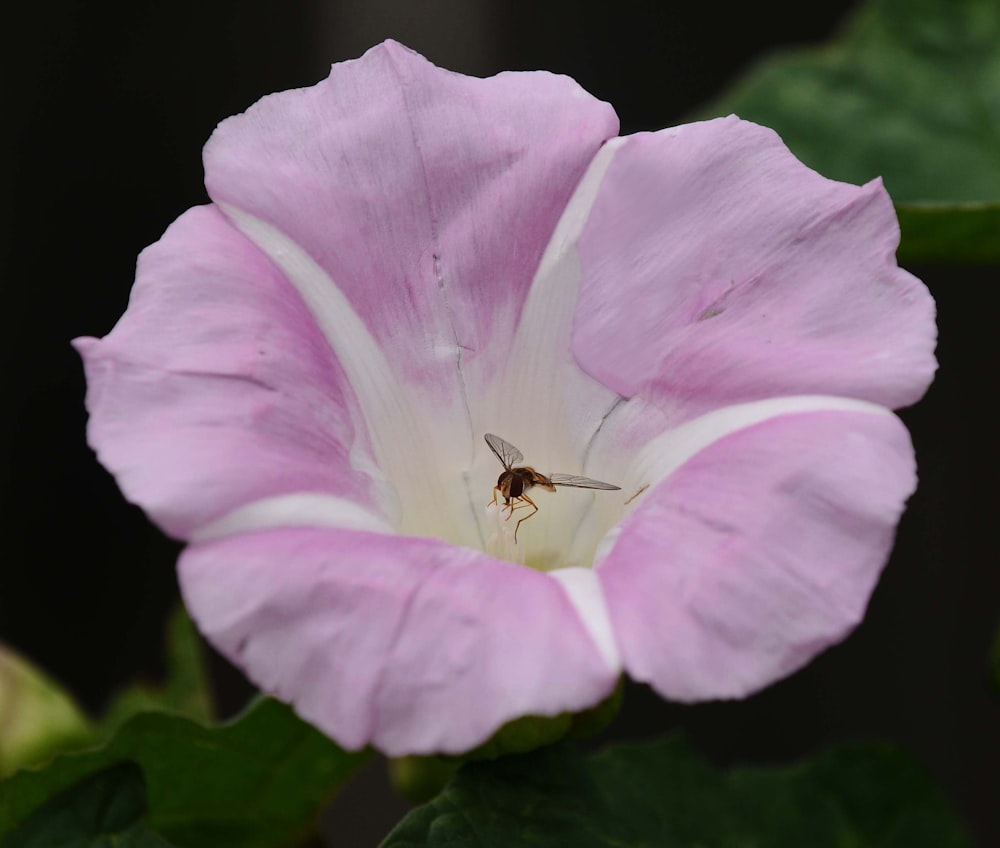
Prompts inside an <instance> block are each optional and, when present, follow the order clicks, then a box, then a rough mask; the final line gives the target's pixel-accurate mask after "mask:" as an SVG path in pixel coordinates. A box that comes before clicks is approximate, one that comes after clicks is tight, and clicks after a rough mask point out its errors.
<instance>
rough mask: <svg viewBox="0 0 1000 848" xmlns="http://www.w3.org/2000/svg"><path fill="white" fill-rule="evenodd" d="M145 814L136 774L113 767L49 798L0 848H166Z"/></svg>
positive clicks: (125, 765)
mask: <svg viewBox="0 0 1000 848" xmlns="http://www.w3.org/2000/svg"><path fill="white" fill-rule="evenodd" d="M145 816H146V785H145V783H144V782H143V779H142V771H141V770H140V769H139V767H138V766H136V765H135V764H134V763H119V764H118V765H115V766H111V767H109V768H106V769H104V770H103V771H99V772H97V773H96V774H92V775H89V776H88V777H85V778H84V779H83V780H81V781H79V782H78V783H76V784H74V785H73V786H72V787H70V788H69V789H67V790H65V791H64V792H60V793H59V794H58V795H56V796H54V797H53V798H50V799H49V800H48V801H46V802H45V803H44V804H43V805H42V806H41V807H39V808H38V809H37V810H36V811H35V812H34V813H33V814H32V815H31V816H30V817H29V818H28V819H27V820H25V821H24V822H23V823H22V824H21V826H20V827H18V828H17V829H16V830H15V831H13V832H11V833H10V834H9V835H8V836H7V838H6V839H4V840H3V843H2V845H0V848H111V846H116V848H169V843H168V842H167V841H166V840H164V839H163V838H162V837H161V836H159V835H158V834H156V833H154V832H153V831H152V830H150V828H149V825H148V824H147V823H146V821H145Z"/></svg>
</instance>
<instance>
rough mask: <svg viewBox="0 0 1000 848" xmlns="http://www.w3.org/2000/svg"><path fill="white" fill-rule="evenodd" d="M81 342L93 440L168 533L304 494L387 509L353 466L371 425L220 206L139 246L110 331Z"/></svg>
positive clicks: (290, 299) (193, 213)
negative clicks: (125, 302)
mask: <svg viewBox="0 0 1000 848" xmlns="http://www.w3.org/2000/svg"><path fill="white" fill-rule="evenodd" d="M75 345H76V347H77V349H78V350H79V351H80V353H81V355H82V356H83V358H84V363H85V366H86V370H87V383H88V393H87V406H88V409H89V411H90V423H89V426H88V438H89V441H90V444H91V446H92V447H93V448H94V449H95V450H96V451H97V453H98V456H99V457H100V459H101V462H102V463H103V464H104V466H105V467H106V468H108V470H109V471H111V472H112V473H113V474H114V475H115V477H116V478H117V480H118V483H119V485H120V486H121V488H122V491H123V492H124V493H125V495H126V497H128V498H129V500H131V501H133V502H135V503H138V504H139V505H140V506H142V507H143V508H144V509H145V510H146V511H147V512H148V513H149V514H150V516H151V517H152V518H153V519H154V520H155V521H156V522H157V523H158V524H160V526H161V527H163V528H164V529H165V530H166V531H167V532H168V533H170V534H171V535H174V536H178V537H182V538H187V537H190V536H191V535H192V534H193V533H194V532H195V531H196V530H197V528H199V527H201V526H203V525H206V524H208V523H210V522H213V521H215V520H217V519H220V518H222V517H223V516H224V515H226V514H227V513H229V512H230V511H232V510H234V509H236V508H237V507H240V506H243V505H244V504H246V503H248V502H251V501H256V500H258V499H260V498H268V497H274V496H279V495H288V494H292V493H300V492H314V493H325V494H328V495H336V496H339V497H344V498H348V499H350V500H352V501H355V502H357V503H358V504H360V505H361V506H362V507H365V508H367V509H368V510H370V511H371V512H373V513H374V514H375V515H379V514H380V513H382V512H384V510H381V509H380V508H379V507H377V506H376V498H375V494H374V492H375V490H374V489H373V485H372V479H371V477H370V475H369V473H366V472H365V471H363V470H360V469H359V468H358V467H356V466H363V465H364V464H365V457H366V451H365V449H364V445H365V444H366V435H365V433H364V431H363V429H362V430H360V431H359V430H358V429H357V428H356V427H355V424H354V420H353V419H354V418H355V417H356V416H357V412H356V404H355V402H354V399H353V394H352V392H351V389H350V386H349V385H348V384H347V382H346V379H345V378H344V376H343V373H342V371H341V369H340V367H339V366H338V364H337V361H336V360H335V359H334V357H333V355H332V353H331V351H330V349H329V347H328V346H327V344H326V342H325V340H324V339H323V336H322V334H321V333H320V332H319V330H318V328H317V327H316V325H315V322H314V321H313V319H312V316H311V315H310V314H309V312H308V311H307V310H306V309H305V307H304V306H303V304H302V302H301V300H300V299H299V298H298V296H297V295H296V294H295V292H294V290H293V289H292V288H291V286H290V285H289V284H288V282H287V281H286V280H285V279H284V278H283V277H282V276H281V275H280V274H279V273H278V271H277V270H276V269H275V268H274V266H273V265H271V263H270V262H269V261H268V260H267V259H266V258H265V257H264V256H263V255H262V254H261V253H260V252H259V251H258V250H257V249H256V248H255V247H254V246H253V245H252V244H250V243H249V242H248V241H247V240H246V238H244V237H243V236H242V235H241V234H240V233H239V232H237V231H236V230H235V229H234V228H233V227H232V225H231V224H230V223H229V222H228V221H227V220H226V219H225V218H224V217H223V216H222V215H221V214H220V213H219V211H218V210H217V209H215V208H213V207H199V208H196V209H191V210H189V211H188V212H187V213H185V214H184V215H183V216H181V217H180V218H179V219H178V220H177V221H176V222H175V223H174V224H173V225H172V226H171V227H170V228H169V229H168V230H167V232H166V233H165V234H164V236H163V238H162V239H161V240H160V241H159V242H157V243H156V244H154V245H152V246H151V247H149V248H147V249H146V250H145V251H144V252H143V254H142V255H141V256H140V258H139V264H138V269H137V276H136V284H135V288H134V289H133V290H132V296H131V300H130V303H129V309H128V311H127V312H126V313H125V315H124V316H123V317H122V319H121V320H120V321H119V322H118V324H117V325H116V327H115V328H114V330H112V332H111V333H110V334H109V335H108V336H107V337H105V338H104V339H101V340H98V339H89V338H88V339H78V340H76V342H75ZM352 452H353V453H352ZM368 462H369V463H370V460H369V461H368Z"/></svg>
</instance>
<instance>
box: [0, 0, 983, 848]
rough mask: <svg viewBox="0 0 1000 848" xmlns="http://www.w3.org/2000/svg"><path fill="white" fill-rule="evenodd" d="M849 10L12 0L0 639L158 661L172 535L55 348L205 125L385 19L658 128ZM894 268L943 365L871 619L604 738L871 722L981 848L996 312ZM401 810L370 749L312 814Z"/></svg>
mask: <svg viewBox="0 0 1000 848" xmlns="http://www.w3.org/2000/svg"><path fill="white" fill-rule="evenodd" d="M854 5H855V4H852V3H847V2H834V0H825V2H814V3H811V4H809V5H808V6H807V5H806V4H800V5H799V7H798V9H797V10H796V8H795V7H789V6H787V5H786V4H785V3H783V2H778V0H775V2H771V0H757V2H754V3H748V4H739V5H735V6H732V7H725V8H723V7H720V6H718V5H716V4H709V3H676V4H675V3H668V2H646V3H639V2H625V0H619V1H618V2H615V3H612V4H608V3H606V2H587V1H586V0H559V1H558V2H541V0H534V2H529V0H514V2H507V3H502V4H501V3H487V2H476V0H454V2H443V0H439V1H438V2H431V0H361V2H356V3H350V2H339V3H338V2H321V0H282V2H279V0H272V2H264V0H241V1H240V2H235V0H213V2H211V3H204V2H193V0H173V2H170V3H152V2H148V0H135V2H132V3H129V4H127V5H125V4H122V5H119V4H111V3H100V2H93V0H91V1H90V2H70V0H62V2H54V3H48V4H35V5H32V6H28V5H27V4H23V5H20V4H19V5H17V6H11V7H10V8H8V9H6V10H5V12H4V18H5V29H6V34H7V41H8V47H7V50H6V52H5V54H4V61H5V62H6V63H8V64H9V67H8V68H6V69H4V71H5V72H4V73H3V80H4V101H3V106H4V109H3V116H4V117H3V124H4V126H5V129H4V130H3V131H2V133H0V144H2V145H3V146H2V147H0V154H4V155H3V161H4V164H5V166H6V167H5V168H4V172H3V173H4V177H5V183H4V185H3V186H2V189H3V191H2V192H0V204H2V205H0V214H2V216H3V217H2V218H0V268H2V278H0V283H2V293H3V299H2V301H0V302H2V303H3V307H2V313H0V315H2V326H3V333H2V337H3V342H4V345H5V348H4V356H3V368H2V374H3V380H4V383H5V385H4V386H3V388H4V394H3V397H4V398H5V404H4V408H3V415H2V416H0V419H2V422H3V424H2V426H3V428H4V431H3V433H2V436H3V437H4V438H3V440H2V443H0V444H2V450H0V461H2V465H0V475H2V476H0V497H2V499H3V501H2V504H0V515H2V516H3V526H2V531H3V548H2V550H3V555H2V556H3V565H2V568H0V639H3V640H6V641H8V642H10V643H12V644H13V645H14V646H15V647H17V648H19V649H21V650H23V651H24V652H25V653H26V654H27V655H28V656H30V657H32V658H33V659H35V660H36V661H37V662H38V663H40V664H41V665H42V666H43V667H45V668H46V669H48V670H49V671H50V672H51V673H53V674H54V675H55V676H56V677H58V678H59V679H60V680H62V681H64V682H65V683H66V684H67V685H68V686H69V687H70V688H71V689H72V690H73V691H74V692H75V693H76V694H77V695H78V696H79V698H80V699H81V700H82V701H83V702H84V703H85V704H86V705H87V707H88V708H90V709H91V710H94V711H97V710H99V709H100V707H101V705H102V703H103V702H104V700H105V699H106V698H107V697H108V695H109V693H111V692H112V691H113V690H114V688H115V687H117V686H120V685H121V684H123V683H124V682H125V681H127V680H129V679H131V678H132V677H134V676H135V675H137V674H141V675H145V676H147V677H155V675H156V674H157V673H158V672H159V671H160V670H161V666H162V658H161V656H160V652H161V649H160V638H161V632H162V627H163V622H164V617H165V615H166V614H167V612H168V611H169V609H170V607H171V606H172V604H173V603H174V602H175V600H176V597H177V589H176V585H175V582H174V575H173V561H174V558H175V556H176V553H177V546H176V545H175V544H174V543H172V542H169V541H167V540H166V539H164V538H163V536H162V535H161V534H160V533H159V532H158V531H156V530H155V529H153V528H152V527H151V526H150V525H149V524H148V523H147V522H146V520H145V518H144V517H143V515H142V514H141V512H139V511H138V510H137V509H135V508H134V507H130V506H128V505H127V504H125V503H124V501H123V500H122V498H121V496H120V494H119V493H118V490H117V488H116V487H115V484H114V483H113V481H112V480H111V478H110V477H109V476H108V475H107V474H106V473H105V472H104V471H103V470H102V469H101V468H100V467H99V466H98V464H97V463H96V461H95V459H94V457H93V455H92V454H91V453H90V451H89V449H88V448H87V447H86V444H85V441H84V425H85V415H84V411H83V393H84V383H83V377H82V371H81V368H80V364H79V361H78V359H77V357H76V355H75V354H74V353H73V351H72V350H71V349H70V347H69V344H68V342H69V340H70V339H71V338H73V337H74V336H77V335H103V334H105V333H106V332H108V331H109V330H110V329H111V327H112V325H113V324H114V322H115V320H116V319H117V318H118V316H119V315H120V314H121V312H122V311H123V310H124V308H125V305H126V302H127V297H128V291H129V288H130V286H131V283H132V276H133V271H134V263H135V257H136V254H137V253H138V252H139V251H140V250H141V249H142V248H143V247H144V246H145V245H147V244H149V243H150V242H153V241H155V240H156V239H157V238H159V236H160V234H161V233H162V231H163V230H164V229H165V227H166V226H167V225H168V224H169V223H170V222H171V221H172V220H173V219H174V218H175V217H177V216H178V215H179V214H180V213H181V212H183V211H184V210H185V209H186V208H188V207H189V206H192V205H195V204H199V203H203V202H205V201H206V200H207V197H206V195H205V192H204V189H203V186H202V183H201V178H202V170H201V159H200V156H201V146H202V144H203V143H204V141H205V140H206V139H207V138H208V136H209V134H210V133H211V131H212V129H213V128H214V126H215V124H216V123H217V122H218V121H220V120H221V119H223V118H224V117H226V116H228V115H230V114H233V113H235V112H238V111H242V110H243V109H244V108H246V107H247V106H248V105H249V104H250V103H252V102H253V101H254V100H256V99H257V98H259V97H260V96H262V95H264V94H266V93H268V92H272V91H276V90H280V89H285V88H290V87H296V86H303V85H310V84H312V83H314V82H316V81H317V80H319V79H321V78H322V77H324V76H326V74H327V71H328V66H329V65H330V63H331V62H334V61H339V60H341V59H346V58H352V57H354V56H357V55H360V54H361V53H362V52H364V50H366V49H367V48H368V47H369V46H371V45H372V44H374V43H376V42H377V41H380V40H382V39H383V38H385V37H388V36H392V37H395V38H397V39H399V40H401V41H403V42H404V43H406V44H408V45H410V46H411V47H414V48H415V49H417V50H419V51H420V52H422V53H424V54H425V55H426V56H428V58H430V59H431V60H432V61H434V62H435V63H437V64H439V65H443V66H446V67H450V68H453V69H455V70H459V71H463V72H466V73H472V74H477V75H488V74H491V73H494V72H497V71H499V70H504V69H537V68H544V69H549V70H553V71H559V72H563V73H567V74H570V75H571V76H573V77H575V78H576V79H577V80H579V81H580V83H581V84H582V85H583V86H584V87H585V88H587V89H588V90H589V91H591V92H592V93H594V94H595V95H597V96H599V97H601V98H603V99H606V100H608V101H610V102H611V103H612V104H613V105H614V106H615V107H616V109H617V111H618V114H619V115H620V116H621V119H622V131H623V132H631V131H635V130H640V129H656V128H659V127H662V126H666V125H669V124H672V123H677V122H679V121H681V120H683V119H684V117H685V115H686V114H688V113H690V112H691V111H693V110H694V109H695V108H697V107H698V106H699V105H702V104H704V103H705V101H707V100H708V99H709V98H711V97H713V96H714V95H716V94H718V93H719V92H720V91H721V90H722V89H723V88H724V87H725V86H726V85H727V83H729V82H731V81H732V80H733V79H735V78H736V77H737V76H738V75H739V74H740V72H741V71H743V70H745V69H746V68H747V67H748V66H749V65H750V64H751V63H752V62H753V61H754V60H755V59H756V58H759V57H760V56H762V55H764V54H765V53H767V52H768V51H770V50H772V49H774V48H775V47H776V46H783V45H798V44H807V43H814V42H818V41H821V40H824V39H825V38H827V37H829V36H830V35H831V34H832V33H834V32H835V31H836V30H837V28H838V27H839V26H840V24H841V23H842V21H843V19H844V16H845V14H846V13H847V12H848V11H849V10H850V9H851V8H852V7H853V6H854ZM779 10H780V11H779ZM859 131H860V132H863V131H864V128H863V127H861V128H859ZM890 188H891V186H890ZM910 270H912V271H914V272H915V273H917V274H918V275H919V276H921V277H922V278H923V279H924V280H925V281H926V282H927V284H928V285H929V286H930V288H931V290H932V292H933V294H934V295H935V297H936V298H937V301H938V307H939V313H940V334H941V338H940V346H939V358H940V362H941V370H940V372H939V377H938V379H937V381H936V383H935V384H934V386H933V387H932V388H931V390H930V392H929V394H928V396H927V397H926V399H925V400H924V401H923V402H922V403H921V404H920V405H919V406H917V407H915V408H914V409H911V410H907V411H905V412H904V413H903V417H904V419H905V420H906V422H907V424H908V425H909V427H910V429H911V432H912V434H913V438H914V441H915V444H916V448H917V455H918V460H919V463H920V468H921V484H920V489H919V491H918V492H917V494H916V495H915V496H914V498H913V500H912V501H911V503H910V506H909V509H908V512H907V513H906V515H905V516H904V518H903V522H902V525H901V527H900V531H899V538H898V543H897V547H896V551H895V553H894V555H893V558H892V560H891V562H890V564H889V566H888V568H887V570H886V572H885V575H884V578H883V580H882V582H881V584H880V585H879V587H878V589H877V591H876V593H875V596H874V598H873V600H872V603H871V606H870V610H869V614H868V616H867V618H866V620H865V622H864V623H863V624H862V626H861V627H860V628H859V630H858V631H857V632H856V633H855V634H854V635H853V636H852V637H851V638H850V639H848V640H847V641H846V642H845V643H844V644H843V645H841V646H839V647H837V648H834V649H833V650H831V651H829V652H827V653H826V654H825V655H824V656H822V657H820V658H819V659H818V660H817V661H816V662H814V663H813V664H812V665H811V666H809V667H808V668H807V669H805V670H804V671H802V672H800V673H799V674H797V675H795V676H794V677H792V678H791V679H789V680H787V681H785V682H783V683H780V684H778V685H776V686H774V687H772V688H771V689H769V690H767V691H766V692H764V693H762V694H760V695H758V696H756V697H754V698H751V699H749V700H747V701H744V702H740V703H724V704H707V705H701V706H697V707H680V706H677V705H671V704H666V703H663V702H662V701H660V700H659V699H658V698H656V697H654V696H653V695H652V694H651V693H649V692H648V691H646V690H644V689H642V688H640V687H634V688H632V689H630V690H629V692H628V696H627V699H626V705H625V708H624V711H623V713H622V714H621V716H620V717H619V719H618V720H617V722H616V723H615V724H614V725H613V727H612V728H611V730H610V731H609V732H608V733H607V734H606V735H605V737H604V739H605V740H607V739H616V738H648V737H650V736H654V735H657V734H662V733H665V732H667V731H668V730H670V729H673V728H678V727H681V728H684V729H685V730H686V731H687V732H688V733H689V734H690V735H691V736H692V737H693V738H694V740H695V743H696V745H697V746H698V747H699V748H700V749H701V750H702V751H703V752H705V753H706V754H707V755H709V756H710V757H711V758H712V759H713V760H715V761H717V762H719V763H734V762H788V761H791V760H794V759H796V758H802V757H805V756H808V755H810V754H811V753H813V752H816V751H818V750H820V749H821V748H823V747H824V746H825V745H828V744H830V743H831V742H833V741H837V740H847V739H850V740H871V739H880V740H890V741H893V742H896V743H899V744H901V745H904V746H905V747H907V748H909V749H910V750H911V751H913V752H914V753H916V754H917V756H918V757H919V758H920V759H921V760H923V761H924V762H925V763H926V765H927V767H928V768H929V769H930V771H931V772H932V773H933V775H934V776H935V777H936V779H937V780H938V782H939V783H940V784H941V785H942V786H943V788H944V790H945V792H946V794H947V795H948V796H949V797H950V798H951V799H952V800H953V802H954V803H955V805H956V806H957V808H958V809H959V810H960V811H961V813H962V815H963V817H964V818H965V820H966V821H967V822H969V823H970V826H971V827H972V829H973V831H974V833H975V834H976V835H977V837H978V841H979V842H980V843H981V844H982V845H984V846H991V845H1000V809H998V807H1000V804H998V801H1000V793H998V791H997V790H998V786H1000V720H998V719H1000V696H998V691H997V689H996V688H995V687H993V686H991V684H990V681H989V675H988V667H987V657H988V653H989V649H990V643H991V638H992V634H993V632H994V628H995V626H996V625H997V622H998V620H1000V572H998V568H997V565H998V558H997V553H998V551H997V548H996V546H995V544H992V542H993V536H992V534H989V533H988V528H990V527H992V526H995V525H996V522H997V519H996V505H997V499H996V497H995V494H994V492H995V489H994V486H995V483H994V481H995V480H996V475H995V474H994V473H993V469H994V466H995V462H994V461H993V457H994V454H995V450H996V448H995V441H996V438H995V432H996V425H995V419H994V418H991V417H990V416H989V415H988V414H987V413H988V411H989V410H988V405H991V404H992V401H993V397H992V395H993V394H994V393H995V389H996V385H997V379H996V368H995V366H996V361H997V357H996V353H995V347H994V343H995V332H994V331H993V324H994V318H993V315H995V311H994V310H991V309H989V308H988V305H987V303H986V299H987V298H988V297H989V296H990V294H989V292H990V290H989V288H988V286H989V284H991V283H995V282H996V278H997V273H996V269H990V268H967V267H966V268H946V267H920V268H911V269H910ZM994 289H995V286H994ZM215 668H216V671H217V673H218V675H219V680H220V686H221V693H222V703H223V707H224V709H225V710H226V711H229V712H231V711H233V710H235V709H237V708H238V707H239V705H240V703H241V702H242V699H243V698H244V697H245V695H246V692H247V690H246V688H245V684H243V683H242V682H241V680H240V678H239V676H238V674H237V673H236V672H234V671H232V670H231V669H228V668H227V667H225V665H224V664H223V663H222V662H221V661H218V660H216V661H215ZM402 809H403V808H402V806H401V804H400V802H398V801H396V800H394V799H393V798H392V797H391V796H390V795H389V794H388V789H387V788H386V785H385V780H384V774H383V768H382V764H381V763H376V764H375V765H372V766H370V767H369V768H368V769H367V770H366V771H365V772H364V773H363V774H362V776H361V777H360V779H359V780H358V781H357V782H356V783H355V784H354V785H353V786H351V787H350V788H349V790H348V792H347V794H346V796H345V797H343V798H342V799H341V800H340V801H339V802H338V803H337V804H335V806H334V808H333V809H332V810H331V811H330V814H329V816H328V819H329V823H330V828H331V833H333V834H335V835H336V836H337V837H338V839H337V843H338V844H340V845H349V846H353V845H370V844H374V843H375V842H377V840H378V839H379V838H380V837H381V836H383V835H384V834H385V833H386V832H387V831H388V829H389V828H390V827H391V825H392V824H393V823H394V821H395V820H396V819H397V818H398V817H399V815H400V813H401V811H402Z"/></svg>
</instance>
